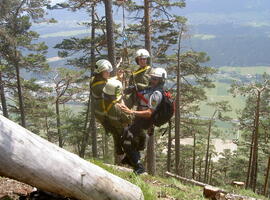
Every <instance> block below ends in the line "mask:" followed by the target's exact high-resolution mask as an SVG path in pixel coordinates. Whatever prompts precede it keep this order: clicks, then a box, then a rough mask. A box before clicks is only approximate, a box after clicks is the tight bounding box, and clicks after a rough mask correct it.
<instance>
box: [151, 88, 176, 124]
mask: <svg viewBox="0 0 270 200" xmlns="http://www.w3.org/2000/svg"><path fill="white" fill-rule="evenodd" d="M161 92H162V95H163V98H162V100H161V102H160V104H159V105H158V106H157V108H156V110H155V111H154V113H153V115H152V122H153V124H154V125H155V126H162V125H163V124H165V123H167V122H168V121H169V120H170V119H171V118H172V116H173V114H174V101H173V99H172V95H171V93H170V92H169V91H161Z"/></svg>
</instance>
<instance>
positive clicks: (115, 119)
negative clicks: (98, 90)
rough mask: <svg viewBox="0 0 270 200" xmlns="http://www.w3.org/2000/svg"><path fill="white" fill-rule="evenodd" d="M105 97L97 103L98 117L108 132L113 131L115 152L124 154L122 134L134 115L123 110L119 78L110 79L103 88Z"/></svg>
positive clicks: (96, 114) (96, 111)
mask: <svg viewBox="0 0 270 200" xmlns="http://www.w3.org/2000/svg"><path fill="white" fill-rule="evenodd" d="M102 91H103V98H102V99H98V100H97V101H96V105H95V116H96V119H97V120H98V121H99V122H100V123H101V124H102V126H103V127H104V129H105V130H106V133H111V134H112V136H113V140H114V146H115V153H116V154H117V155H119V157H120V155H122V154H123V153H124V152H123V151H122V147H121V136H122V135H123V131H124V128H125V127H127V126H128V125H129V124H130V123H131V122H132V120H133V115H131V114H128V113H125V112H123V111H122V110H121V106H120V105H121V99H122V91H123V86H122V83H121V82H120V81H119V80H116V79H109V80H108V81H107V83H106V84H105V87H104V88H103V90H102Z"/></svg>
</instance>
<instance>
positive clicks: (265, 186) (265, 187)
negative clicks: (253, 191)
mask: <svg viewBox="0 0 270 200" xmlns="http://www.w3.org/2000/svg"><path fill="white" fill-rule="evenodd" d="M269 173H270V157H269V158H268V165H267V170H266V176H265V182H264V190H263V194H264V196H266V197H267V191H268V185H269Z"/></svg>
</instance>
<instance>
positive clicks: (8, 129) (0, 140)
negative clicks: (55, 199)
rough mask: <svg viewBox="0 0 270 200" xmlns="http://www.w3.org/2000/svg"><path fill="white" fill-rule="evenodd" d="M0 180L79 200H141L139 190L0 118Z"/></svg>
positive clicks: (141, 196)
mask: <svg viewBox="0 0 270 200" xmlns="http://www.w3.org/2000/svg"><path fill="white" fill-rule="evenodd" d="M0 152H1V154H0V176H5V177H9V178H13V179H16V180H18V181H21V182H24V183H27V184H29V185H32V186H34V187H37V188H40V189H42V190H45V191H48V192H52V193H55V194H60V195H63V196H66V197H72V198H76V199H80V200H105V199H111V200H118V199H126V200H136V199H138V200H142V199H144V197H143V194H142V191H141V189H140V188H138V187H137V186H135V185H133V184H131V183H130V182H128V181H126V180H123V179H121V178H119V177H117V176H115V175H113V174H111V173H109V172H107V171H106V170H104V169H102V168H100V167H98V166H96V165H94V164H92V163H90V162H87V161H85V160H83V159H81V158H80V157H79V156H77V155H75V154H72V153H70V152H68V151H66V150H64V149H61V148H60V147H58V146H57V145H54V144H52V143H50V142H48V141H47V140H45V139H43V138H41V137H39V136H38V135H35V134H33V133H31V132H30V131H28V130H26V129H24V128H23V127H21V126H19V125H18V124H16V123H14V122H12V121H10V120H9V119H7V118H5V117H3V116H0Z"/></svg>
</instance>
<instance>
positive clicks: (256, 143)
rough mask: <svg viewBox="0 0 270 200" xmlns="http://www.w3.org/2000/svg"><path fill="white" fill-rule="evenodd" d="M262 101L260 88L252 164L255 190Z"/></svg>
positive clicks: (254, 188) (252, 182)
mask: <svg viewBox="0 0 270 200" xmlns="http://www.w3.org/2000/svg"><path fill="white" fill-rule="evenodd" d="M260 102H261V91H259V90H258V96H257V102H256V112H255V135H254V147H253V160H252V165H251V177H250V178H251V180H250V181H251V185H252V190H253V192H255V191H256V185H257V168H258V140H259V120H260Z"/></svg>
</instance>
